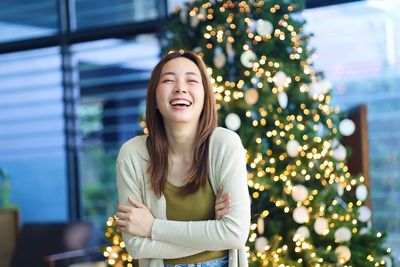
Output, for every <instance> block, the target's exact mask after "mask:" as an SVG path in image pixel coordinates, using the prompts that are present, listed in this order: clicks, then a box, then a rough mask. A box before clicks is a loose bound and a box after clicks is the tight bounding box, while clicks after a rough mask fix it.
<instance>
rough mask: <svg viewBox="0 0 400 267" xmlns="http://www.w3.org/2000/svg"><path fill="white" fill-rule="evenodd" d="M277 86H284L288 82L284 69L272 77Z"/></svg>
mask: <svg viewBox="0 0 400 267" xmlns="http://www.w3.org/2000/svg"><path fill="white" fill-rule="evenodd" d="M272 79H273V81H274V83H275V85H276V86H277V87H283V86H284V85H285V83H287V82H288V80H289V79H288V77H287V76H286V74H285V73H284V72H283V71H281V70H280V71H278V72H277V73H275V75H274V77H273V78H272Z"/></svg>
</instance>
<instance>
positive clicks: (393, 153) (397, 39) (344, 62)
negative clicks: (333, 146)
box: [306, 1, 400, 255]
mask: <svg viewBox="0 0 400 267" xmlns="http://www.w3.org/2000/svg"><path fill="white" fill-rule="evenodd" d="M399 10H400V2H399V1H362V2H356V3H351V4H345V5H337V6H331V7H324V8H318V9H311V10H307V11H306V16H307V19H308V22H309V23H308V31H310V32H313V33H314V34H315V37H314V38H313V43H312V46H313V47H315V48H316V49H317V55H316V57H315V60H314V61H315V67H316V69H318V70H322V71H324V72H325V75H326V77H327V78H328V79H329V80H331V81H332V82H333V83H334V91H333V92H332V93H333V102H334V103H335V104H338V105H339V106H341V108H342V109H348V108H351V107H353V106H355V105H358V104H361V103H366V104H367V107H368V135H369V157H370V174H371V191H372V192H371V197H372V208H373V225H374V227H375V228H377V229H378V230H383V231H387V232H388V236H389V241H388V243H389V244H388V245H389V246H390V247H391V248H392V249H393V250H394V253H393V255H400V209H399V208H398V203H400V123H399V121H400V106H399V102H400V50H399V49H398V47H400V34H399V32H398V30H397V28H398V25H400V17H399V16H400V13H399V12H398V11H399ZM326 18H329V19H326Z"/></svg>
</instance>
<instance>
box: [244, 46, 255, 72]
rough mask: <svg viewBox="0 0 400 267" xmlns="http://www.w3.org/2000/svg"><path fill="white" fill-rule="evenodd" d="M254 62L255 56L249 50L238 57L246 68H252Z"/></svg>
mask: <svg viewBox="0 0 400 267" xmlns="http://www.w3.org/2000/svg"><path fill="white" fill-rule="evenodd" d="M255 61H257V55H256V54H255V53H254V52H253V51H251V50H247V51H244V52H243V54H242V55H241V56H240V62H242V64H243V66H245V67H246V68H252V67H253V65H254V62H255Z"/></svg>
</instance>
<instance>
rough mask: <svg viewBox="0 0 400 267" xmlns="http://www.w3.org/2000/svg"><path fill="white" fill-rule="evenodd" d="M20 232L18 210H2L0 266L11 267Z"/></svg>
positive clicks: (0, 217)
mask: <svg viewBox="0 0 400 267" xmlns="http://www.w3.org/2000/svg"><path fill="white" fill-rule="evenodd" d="M18 231H19V215H18V210H17V209H0V266H2V267H3V266H4V267H8V266H10V261H11V257H12V253H13V251H14V248H15V244H16V241H17V237H18Z"/></svg>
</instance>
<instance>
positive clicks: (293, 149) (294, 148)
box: [286, 140, 300, 158]
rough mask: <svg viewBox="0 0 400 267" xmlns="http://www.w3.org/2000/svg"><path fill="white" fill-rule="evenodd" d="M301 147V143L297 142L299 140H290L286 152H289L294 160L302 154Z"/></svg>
mask: <svg viewBox="0 0 400 267" xmlns="http://www.w3.org/2000/svg"><path fill="white" fill-rule="evenodd" d="M299 147H300V144H299V142H297V140H290V141H289V142H287V144H286V150H287V152H288V155H289V156H290V157H292V158H294V157H297V155H298V154H299V152H300V151H299Z"/></svg>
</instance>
